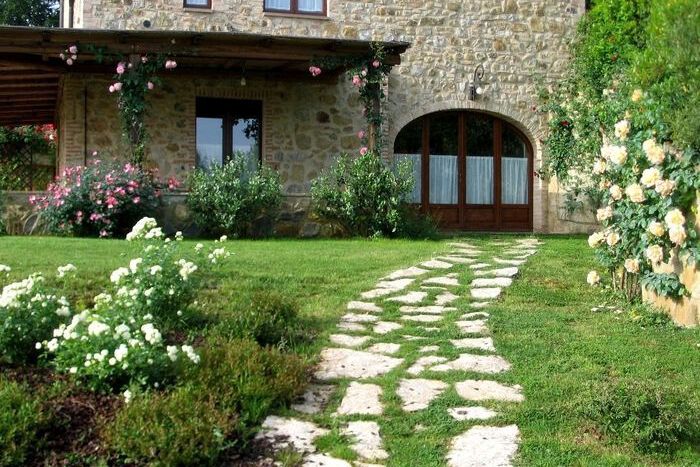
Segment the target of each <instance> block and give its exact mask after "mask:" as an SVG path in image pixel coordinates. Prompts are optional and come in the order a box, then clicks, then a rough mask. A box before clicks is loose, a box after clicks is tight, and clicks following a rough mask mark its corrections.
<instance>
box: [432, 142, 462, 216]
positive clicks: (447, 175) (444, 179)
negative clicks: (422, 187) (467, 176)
mask: <svg viewBox="0 0 700 467" xmlns="http://www.w3.org/2000/svg"><path fill="white" fill-rule="evenodd" d="M430 204H457V156H446V155H432V154H431V156H430Z"/></svg>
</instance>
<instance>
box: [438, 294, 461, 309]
mask: <svg viewBox="0 0 700 467" xmlns="http://www.w3.org/2000/svg"><path fill="white" fill-rule="evenodd" d="M457 299H459V296H457V295H455V294H453V293H452V292H443V293H441V294H440V295H438V296H437V297H435V304H436V305H438V306H445V305H449V304H450V303H452V302H454V301H455V300H457Z"/></svg>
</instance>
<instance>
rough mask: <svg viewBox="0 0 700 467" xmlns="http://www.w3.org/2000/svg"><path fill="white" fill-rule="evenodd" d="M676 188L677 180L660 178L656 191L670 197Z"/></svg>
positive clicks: (664, 196) (662, 195)
mask: <svg viewBox="0 0 700 467" xmlns="http://www.w3.org/2000/svg"><path fill="white" fill-rule="evenodd" d="M675 189H676V182H675V181H674V180H659V181H658V182H657V183H656V192H657V193H658V194H660V195H661V197H663V198H668V197H669V196H671V194H672V193H673V192H674V190H675Z"/></svg>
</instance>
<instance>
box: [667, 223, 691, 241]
mask: <svg viewBox="0 0 700 467" xmlns="http://www.w3.org/2000/svg"><path fill="white" fill-rule="evenodd" d="M668 238H670V239H671V241H672V242H673V243H674V244H675V245H682V244H683V242H685V239H686V238H687V234H686V233H685V228H684V227H683V226H682V225H674V226H672V227H671V228H670V229H668Z"/></svg>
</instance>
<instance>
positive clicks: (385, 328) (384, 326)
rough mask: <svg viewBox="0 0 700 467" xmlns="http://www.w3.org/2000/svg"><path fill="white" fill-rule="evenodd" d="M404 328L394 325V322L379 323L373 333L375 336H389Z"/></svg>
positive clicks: (401, 325)
mask: <svg viewBox="0 0 700 467" xmlns="http://www.w3.org/2000/svg"><path fill="white" fill-rule="evenodd" d="M402 327H403V324H400V323H394V322H393V321H378V322H377V324H375V325H374V329H373V331H374V333H375V334H389V333H390V332H392V331H396V330H397V329H401V328H402Z"/></svg>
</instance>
